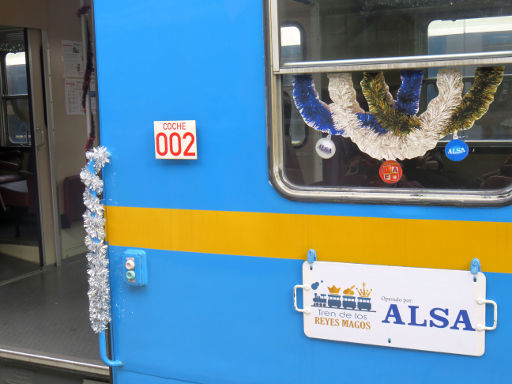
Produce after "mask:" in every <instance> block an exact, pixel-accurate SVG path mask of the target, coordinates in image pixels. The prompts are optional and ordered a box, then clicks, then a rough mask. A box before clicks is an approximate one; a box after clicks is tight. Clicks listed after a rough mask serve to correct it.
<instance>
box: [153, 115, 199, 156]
mask: <svg viewBox="0 0 512 384" xmlns="http://www.w3.org/2000/svg"><path fill="white" fill-rule="evenodd" d="M154 128H155V158H157V159H176V160H184V159H185V160H187V159H189V160H193V159H197V140H196V121H195V120H180V121H155V122H154Z"/></svg>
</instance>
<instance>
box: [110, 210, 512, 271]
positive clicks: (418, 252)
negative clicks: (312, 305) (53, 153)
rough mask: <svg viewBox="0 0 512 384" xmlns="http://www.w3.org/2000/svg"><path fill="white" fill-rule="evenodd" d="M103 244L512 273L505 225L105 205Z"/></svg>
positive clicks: (511, 226) (511, 230)
mask: <svg viewBox="0 0 512 384" xmlns="http://www.w3.org/2000/svg"><path fill="white" fill-rule="evenodd" d="M105 209H106V217H107V238H108V241H109V244H110V245H117V246H124V247H137V248H150V249H161V250H173V251H185V252H200V253H214V254H227V255H242V256H257V257H272V258H282V259H305V258H306V254H307V251H308V249H310V248H314V249H315V250H316V251H317V255H318V258H319V260H323V261H343V262H349V263H364V264H380V265H400V266H408V267H424V268H447V269H469V266H470V263H471V260H472V259H473V258H474V257H478V258H479V259H480V261H481V263H482V269H483V271H484V272H506V273H512V252H511V251H512V249H511V248H512V246H511V244H512V241H511V240H512V236H511V235H512V223H495V222H477V221H449V220H411V219H386V218H367V217H339V216H320V215H297V214H281V213H255V212H227V211H201V210H187V209H159V208H131V207H105Z"/></svg>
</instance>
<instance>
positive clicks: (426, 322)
mask: <svg viewBox="0 0 512 384" xmlns="http://www.w3.org/2000/svg"><path fill="white" fill-rule="evenodd" d="M302 274H303V282H304V283H303V285H304V295H303V298H304V300H303V302H304V309H305V310H306V312H305V313H304V332H305V334H306V336H309V337H313V338H318V339H327V340H337V341H348V342H353V343H362V344H373V345H380V346H385V347H398V348H409V349H419V350H425V351H435V352H445V353H455V354H461V355H473V356H481V355H482V354H483V353H484V351H485V331H484V330H482V327H483V326H484V324H485V304H479V303H477V299H478V298H485V286H486V283H485V275H484V274H482V273H478V275H476V281H475V280H474V276H473V275H472V274H471V272H470V271H456V270H444V269H426V268H407V267H390V266H378V265H364V264H345V263H331V262H321V261H317V262H314V263H313V268H312V269H311V268H310V264H308V263H307V262H306V263H304V265H303V270H302Z"/></svg>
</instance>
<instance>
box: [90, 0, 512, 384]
mask: <svg viewBox="0 0 512 384" xmlns="http://www.w3.org/2000/svg"><path fill="white" fill-rule="evenodd" d="M416 3H418V4H419V3H422V5H421V6H420V5H418V4H416ZM483 6H484V5H483V3H482V2H473V1H468V2H461V3H460V4H459V3H458V2H450V3H449V4H448V3H446V4H445V3H444V2H437V1H425V2H409V1H390V2H385V1H384V2H372V1H360V2H340V1H315V0H311V1H308V0H300V1H299V0H269V1H254V0H217V1H204V0H189V1H182V2H178V1H173V2H170V1H165V0H148V1H144V2H141V1H135V0H124V1H120V0H97V1H95V4H94V16H95V33H96V43H97V69H98V91H99V106H100V109H99V112H100V124H101V129H102V136H101V141H102V145H103V146H105V147H106V148H107V150H108V151H109V153H110V163H109V164H107V165H106V166H105V168H104V170H103V178H104V182H105V188H104V195H103V202H104V204H105V212H106V213H105V215H106V219H107V222H106V232H107V241H108V244H109V248H108V258H109V261H110V265H109V269H110V284H111V286H110V289H111V304H112V305H111V311H112V321H111V324H110V339H109V340H110V342H111V346H112V348H111V352H112V355H111V357H110V359H111V361H110V363H111V364H112V365H114V367H113V380H114V383H116V384H128V383H137V384H138V383H178V382H180V383H182V382H187V383H266V384H269V383H279V384H283V383H293V384H297V383H328V382H337V383H339V382H343V383H374V382H395V381H396V382H410V383H434V382H441V383H447V382H457V383H458V382H465V383H473V382H474V383H477V382H494V383H506V382H512V371H510V369H509V365H510V364H509V361H510V355H511V352H512V350H511V346H510V342H509V340H510V339H511V337H512V324H511V321H510V320H511V316H512V312H511V300H510V298H509V292H511V290H512V277H511V275H510V273H512V263H511V261H510V260H511V259H510V257H509V256H508V255H509V254H510V251H511V234H512V233H511V231H512V227H511V224H510V219H511V217H512V216H511V213H512V211H511V207H510V205H509V204H510V201H511V200H510V199H511V197H512V195H511V185H512V173H511V172H510V167H511V165H510V164H511V161H510V158H511V157H510V156H511V155H512V141H511V139H512V131H511V127H512V125H511V123H510V121H511V117H512V116H511V115H510V110H511V108H510V106H511V98H510V91H512V82H511V77H510V75H509V74H510V73H512V71H511V67H510V64H509V63H511V62H512V57H511V54H510V52H511V50H512V46H511V45H510V44H511V43H510V42H511V37H510V36H511V32H512V31H511V30H510V25H511V24H510V18H511V17H512V16H510V15H512V6H511V5H510V3H509V2H508V1H505V0H504V1H498V0H497V1H494V2H490V3H489V2H485V8H482V7H483ZM453 20H456V22H454V21H453ZM470 90H471V91H470ZM468 95H469V96H468ZM466 96H467V97H466ZM457 137H458V138H457ZM457 140H458V141H457ZM461 143H462V144H461ZM464 157H465V158H464ZM458 160H462V161H458ZM310 250H311V251H310ZM476 258H478V259H479V260H474V259H476ZM93 280H94V279H93ZM93 282H94V281H93ZM294 291H295V293H296V295H295V297H294ZM94 292H95V291H94V290H93V291H92V294H93V295H94ZM294 299H295V300H294ZM496 303H497V307H496ZM294 306H295V307H294ZM92 315H93V317H94V318H97V319H100V320H101V319H103V321H105V320H107V319H108V316H105V317H102V315H103V314H102V313H92ZM497 318H499V322H496V320H497ZM496 325H497V327H496ZM100 328H101V327H100ZM100 328H99V329H100ZM491 329H494V330H491ZM107 362H108V361H107Z"/></svg>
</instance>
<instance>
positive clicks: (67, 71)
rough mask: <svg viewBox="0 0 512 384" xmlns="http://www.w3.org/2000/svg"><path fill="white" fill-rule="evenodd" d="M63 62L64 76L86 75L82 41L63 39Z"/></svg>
mask: <svg viewBox="0 0 512 384" xmlns="http://www.w3.org/2000/svg"><path fill="white" fill-rule="evenodd" d="M62 62H63V65H64V77H80V78H82V77H84V71H85V68H84V62H83V60H82V43H81V42H79V41H71V40H62Z"/></svg>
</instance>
